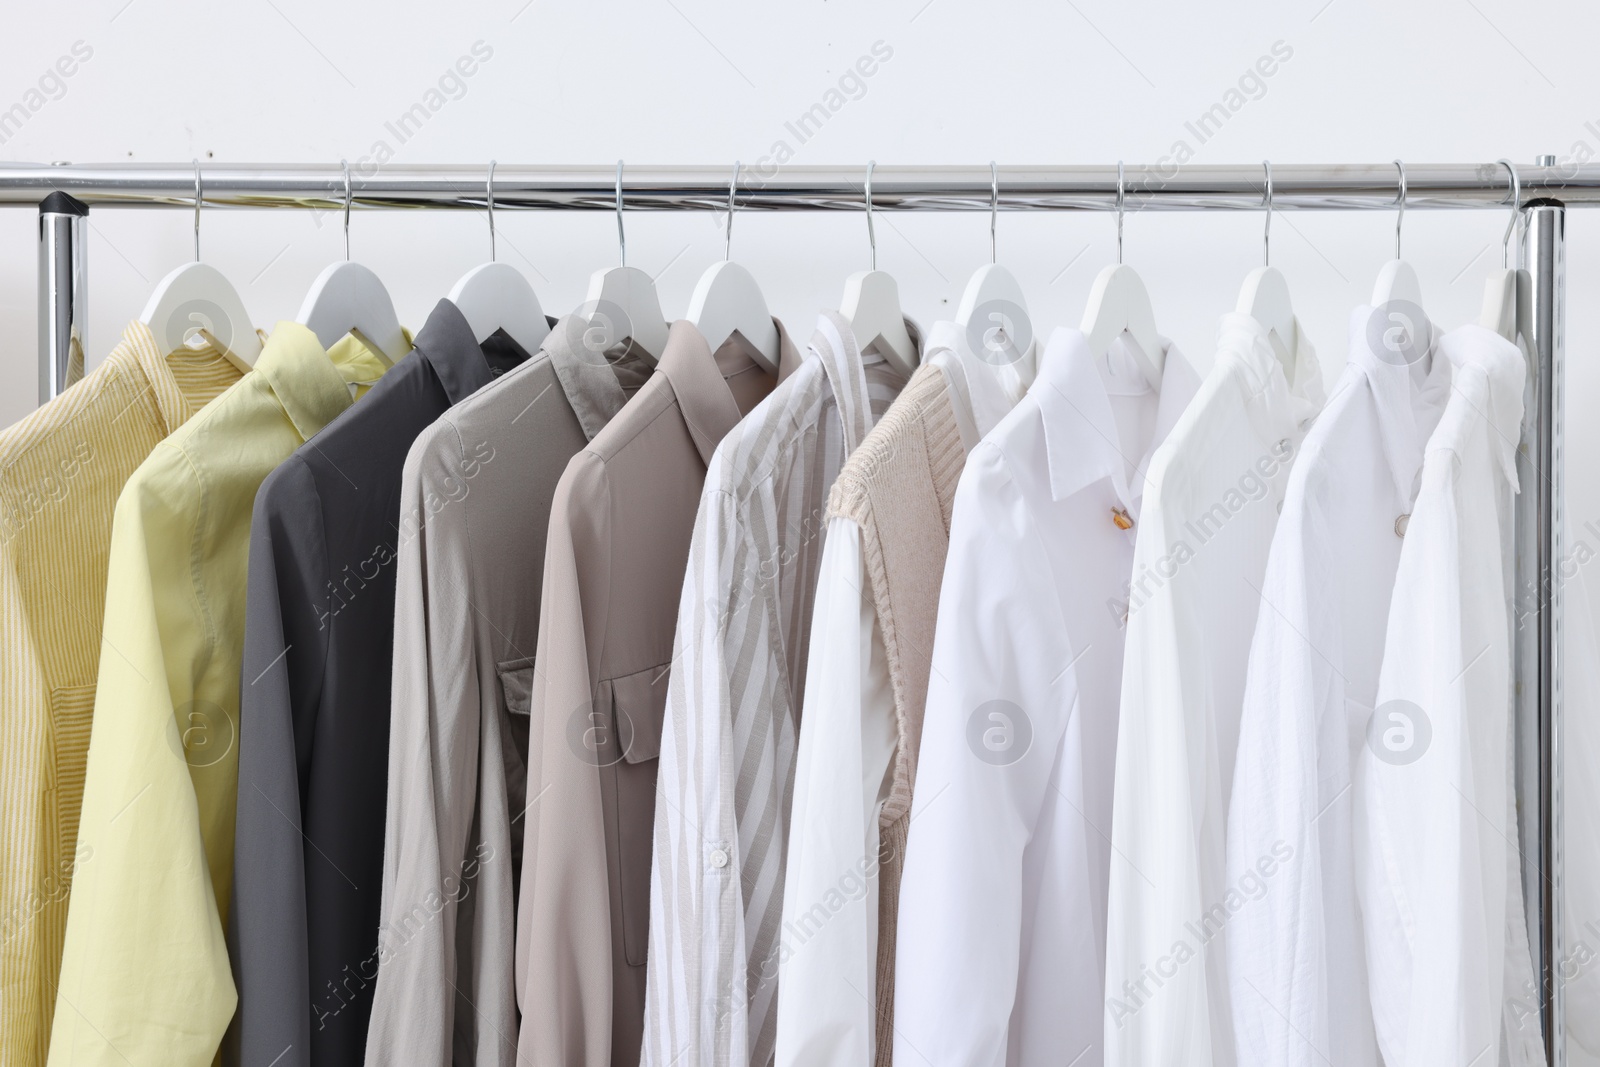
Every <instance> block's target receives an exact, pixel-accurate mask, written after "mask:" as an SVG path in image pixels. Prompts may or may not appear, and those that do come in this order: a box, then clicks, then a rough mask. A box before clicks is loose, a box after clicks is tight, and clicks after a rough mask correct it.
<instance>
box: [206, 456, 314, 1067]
mask: <svg viewBox="0 0 1600 1067" xmlns="http://www.w3.org/2000/svg"><path fill="white" fill-rule="evenodd" d="M326 564H327V548H326V545H325V544H324V542H323V540H322V513H321V504H320V501H319V500H318V497H317V491H316V486H315V485H314V484H313V482H312V480H311V476H310V472H309V471H307V469H306V467H305V464H304V463H302V462H301V461H300V460H299V459H298V457H294V456H291V457H290V458H289V459H288V460H286V461H284V463H283V464H282V465H280V466H279V467H278V469H277V470H275V471H274V472H273V473H272V474H271V475H269V476H268V477H267V480H266V482H265V483H263V485H262V487H261V490H260V492H258V493H257V494H256V502H255V508H254V515H253V517H252V519H251V524H250V569H249V585H248V593H247V601H246V611H245V627H244V654H243V659H242V660H241V670H240V684H239V803H238V808H237V815H236V817H235V827H236V829H235V836H234V851H233V870H234V878H233V898H234V900H233V906H232V907H231V908H230V909H229V912H228V914H229V926H230V928H231V929H230V933H231V934H232V936H233V944H234V947H235V952H234V977H235V979H236V980H237V981H238V983H239V1013H238V1016H237V1017H236V1020H235V1023H234V1025H235V1026H236V1027H237V1030H238V1039H239V1042H240V1053H241V1056H242V1060H241V1062H243V1063H272V1062H273V1059H274V1057H279V1056H281V1057H282V1059H281V1061H280V1063H281V1067H295V1065H296V1064H305V1063H308V1062H310V1042H311V1015H312V1011H313V1010H314V1007H313V1006H314V1004H315V1003H316V1000H315V998H313V996H312V994H311V988H310V981H309V978H308V971H307V966H308V964H307V945H306V936H307V934H306V889H305V884H306V883H305V840H304V838H303V837H302V828H301V820H300V767H301V765H302V762H303V760H302V759H301V745H302V744H303V742H304V739H306V738H308V737H309V735H310V724H309V723H306V722H303V721H302V722H297V721H296V720H297V714H298V716H302V717H303V716H306V715H308V714H309V713H310V711H311V709H314V708H315V706H316V703H317V694H318V692H319V691H320V689H321V684H322V671H323V665H324V662H325V659H326V655H325V652H326V648H327V644H326V635H327V620H326V617H325V614H324V612H325V611H327V610H331V608H332V607H333V605H331V604H329V603H328V598H327V595H326V586H325V574H326V569H327V567H326ZM297 735H298V737H299V738H300V739H301V740H300V741H297ZM274 1067H279V1065H278V1064H275V1065H274Z"/></svg>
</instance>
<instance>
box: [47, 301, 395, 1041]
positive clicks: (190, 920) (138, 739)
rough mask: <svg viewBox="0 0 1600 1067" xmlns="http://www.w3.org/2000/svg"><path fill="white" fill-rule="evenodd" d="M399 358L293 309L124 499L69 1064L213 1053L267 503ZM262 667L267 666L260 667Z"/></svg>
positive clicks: (64, 1033)
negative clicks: (248, 653) (264, 489)
mask: <svg viewBox="0 0 1600 1067" xmlns="http://www.w3.org/2000/svg"><path fill="white" fill-rule="evenodd" d="M387 365H388V364H387V361H386V360H384V359H383V357H382V356H381V355H380V354H378V353H377V352H376V351H375V350H373V349H371V348H369V347H368V346H367V345H366V344H365V343H363V342H362V341H360V340H359V339H358V338H356V337H354V336H350V337H346V338H344V339H343V340H341V341H339V342H338V343H337V344H335V345H334V346H333V348H332V350H330V351H327V352H324V351H323V349H322V346H321V345H320V344H318V342H317V339H316V337H315V336H314V335H313V334H312V333H311V331H310V330H308V329H306V328H305V327H303V326H300V325H297V324H295V323H279V324H278V326H277V327H276V328H275V329H274V330H273V332H272V336H271V337H270V338H269V339H268V341H267V344H266V347H265V348H264V349H263V350H262V352H261V355H260V358H259V359H258V360H257V362H256V366H255V371H254V373H252V374H249V375H247V376H245V377H244V378H243V379H241V380H240V381H239V382H238V384H236V385H234V386H232V387H231V388H229V389H228V390H227V392H225V393H223V394H222V395H221V396H219V397H218V398H217V399H216V400H214V401H212V402H211V404H209V405H208V406H207V407H206V408H205V410H203V411H201V412H200V413H199V414H198V415H196V416H195V417H194V418H193V419H191V420H190V421H189V422H188V423H186V424H185V425H184V426H182V427H181V428H180V429H178V430H177V431H175V432H174V433H173V434H172V435H171V436H169V437H168V438H167V439H166V440H165V441H162V442H161V443H160V444H159V445H157V446H156V448H155V450H154V451H153V452H152V453H151V454H150V457H149V458H148V459H146V460H145V461H144V463H143V464H142V465H141V466H140V467H139V469H138V470H137V471H135V472H134V474H133V476H132V477H131V478H130V479H129V480H128V484H127V486H126V488H124V489H123V491H122V495H121V497H120V498H119V499H118V500H117V508H116V514H115V518H114V521H113V526H112V534H111V561H110V573H109V577H108V579H107V586H106V613H105V629H104V640H103V646H102V648H101V651H100V679H99V685H98V691H97V693H96V697H95V704H94V720H93V727H92V732H91V736H90V742H89V762H88V770H87V776H86V780H85V783H84V788H83V810H82V816H81V819H80V822H79V830H78V846H77V855H78V860H77V871H76V876H75V878H74V881H73V885H72V897H71V902H70V905H69V910H68V917H67V932H66V944H65V948H64V950H63V953H62V964H61V984H60V987H59V990H58V992H57V1003H56V1013H55V1020H54V1028H53V1030H52V1034H51V1045H50V1060H49V1062H50V1063H51V1064H52V1065H60V1067H65V1065H80V1064H116V1065H118V1067H122V1065H125V1064H128V1063H140V1064H142V1063H160V1064H167V1065H173V1067H179V1065H185V1064H189V1065H196V1067H202V1065H204V1064H208V1063H211V1062H213V1060H214V1058H215V1057H216V1055H217V1049H218V1046H219V1044H220V1043H221V1040H222V1036H223V1032H224V1030H225V1029H226V1028H227V1025H228V1021H229V1019H230V1018H231V1017H232V1015H233V1010H234V1005H235V1003H236V1001H237V996H236V994H235V991H234V985H233V978H232V975H231V974H230V971H229V966H228V951H227V947H226V944H225V942H224V936H223V930H224V928H225V927H226V925H227V904H228V895H229V890H230V880H231V874H232V870H233V823H234V806H235V801H236V795H235V790H236V784H237V780H238V746H237V743H236V742H237V739H238V729H239V689H240V685H241V679H240V676H239V663H240V657H241V653H242V648H243V643H244V610H245V573H246V567H247V562H248V554H249V540H250V514H251V508H252V505H253V504H254V501H255V494H256V489H257V488H258V487H259V486H260V484H261V481H262V479H264V478H265V477H266V476H267V474H268V473H269V472H270V471H271V470H272V469H273V468H274V467H275V466H277V465H278V463H280V462H281V461H283V460H284V459H286V458H287V457H288V456H289V454H290V453H292V452H293V451H294V450H295V449H296V448H298V447H299V446H300V445H301V444H302V443H303V442H304V441H305V440H306V439H307V438H309V437H311V436H312V435H313V434H315V433H316V432H317V431H318V430H320V429H322V427H323V426H325V425H326V424H327V423H328V422H330V421H332V420H333V418H334V417H335V416H337V415H338V414H339V413H340V412H342V411H344V410H345V408H347V407H349V406H350V404H351V402H352V392H353V391H354V390H352V389H351V388H349V386H348V385H347V383H351V384H355V383H370V382H372V381H375V380H377V378H378V377H379V376H380V375H381V374H382V373H383V371H384V370H385V369H386V368H387ZM243 682H244V684H249V679H244V680H243Z"/></svg>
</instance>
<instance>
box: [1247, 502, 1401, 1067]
mask: <svg viewBox="0 0 1600 1067" xmlns="http://www.w3.org/2000/svg"><path fill="white" fill-rule="evenodd" d="M1300 504H1301V500H1300V498H1299V497H1298V496H1297V495H1295V494H1293V492H1292V491H1291V496H1290V497H1289V502H1288V504H1287V505H1286V507H1285V514H1284V517H1283V520H1282V522H1280V523H1279V525H1278V533H1277V537H1276V539H1275V540H1274V542H1273V545H1272V553H1271V560H1270V562H1269V564H1268V567H1267V573H1266V579H1265V582H1264V583H1263V586H1262V603H1261V608H1260V611H1259V613H1258V616H1257V622H1256V629H1255V636H1254V638H1253V642H1252V645H1251V650H1250V661H1249V669H1248V675H1247V678H1246V682H1245V690H1244V705H1243V710H1242V714H1241V718H1240V728H1239V755H1238V760H1237V763H1236V764H1235V770H1234V778H1233V795H1232V797H1231V799H1230V801H1229V811H1228V819H1229V822H1228V842H1227V865H1228V866H1227V871H1228V874H1227V884H1228V885H1230V886H1238V887H1241V888H1242V889H1244V890H1245V891H1246V892H1247V893H1248V894H1249V895H1250V896H1251V898H1252V900H1251V903H1250V905H1249V906H1248V907H1244V908H1241V909H1240V910H1239V911H1238V913H1237V914H1235V915H1234V916H1233V919H1232V925H1231V927H1230V929H1229V931H1228V942H1227V953H1228V980H1229V983H1230V986H1231V988H1232V996H1231V997H1230V1000H1231V1002H1232V1007H1233V1020H1234V1033H1235V1037H1236V1040H1237V1041H1238V1054H1239V1060H1240V1062H1241V1063H1245V1064H1263V1065H1265V1064H1281V1065H1283V1067H1296V1065H1298V1067H1314V1065H1318V1067H1320V1065H1322V1064H1326V1063H1329V1062H1337V1061H1338V1059H1339V1057H1338V1056H1337V1055H1336V1054H1335V1051H1334V1050H1335V1049H1336V1048H1337V1049H1345V1048H1357V1047H1361V1046H1360V1045H1358V1044H1356V1042H1357V1040H1358V1037H1359V1035H1357V1034H1354V1033H1351V1034H1338V1033H1334V1032H1331V1031H1330V1023H1331V1022H1332V1021H1333V1020H1332V1019H1330V1016H1329V1011H1328V1007H1329V1004H1330V1002H1331V1001H1337V1000H1339V999H1340V998H1342V997H1344V996H1345V995H1346V994H1347V993H1348V994H1349V995H1350V996H1352V997H1361V998H1362V999H1365V989H1364V987H1362V988H1357V989H1350V990H1348V991H1346V990H1341V989H1335V988H1332V987H1330V985H1329V977H1330V970H1329V953H1330V951H1331V952H1336V953H1341V954H1345V955H1348V954H1349V953H1351V952H1352V946H1350V945H1349V944H1348V943H1346V944H1334V945H1330V944H1329V943H1328V938H1327V936H1326V935H1327V932H1328V931H1329V930H1330V929H1335V930H1344V931H1345V932H1346V933H1347V934H1348V935H1354V936H1355V937H1356V938H1357V940H1358V941H1359V937H1360V929H1361V927H1360V924H1359V918H1358V916H1357V915H1356V914H1355V900H1354V898H1353V895H1352V894H1351V893H1349V892H1346V893H1344V894H1343V899H1341V898H1339V897H1337V896H1336V897H1334V898H1333V899H1329V898H1328V896H1327V894H1326V888H1327V884H1328V883H1327V881H1326V880H1325V878H1324V876H1323V861H1324V860H1325V859H1328V858H1332V859H1334V860H1335V862H1338V861H1339V860H1340V858H1342V860H1343V864H1342V869H1343V870H1344V871H1349V870H1350V867H1349V864H1350V863H1352V862H1353V857H1352V856H1351V852H1350V844H1349V842H1350V832H1351V830H1350V775H1349V765H1348V759H1347V756H1345V755H1344V754H1343V751H1344V750H1347V747H1348V744H1349V734H1348V728H1347V727H1346V726H1345V718H1344V714H1343V712H1344V708H1343V703H1344V701H1343V689H1342V686H1340V685H1339V684H1338V682H1337V680H1336V679H1335V678H1334V677H1333V676H1332V675H1333V672H1334V671H1335V670H1337V667H1336V666H1335V664H1333V663H1331V662H1330V661H1329V660H1328V658H1327V655H1325V654H1324V652H1323V651H1321V650H1324V649H1325V650H1326V652H1327V653H1328V654H1332V655H1338V654H1339V652H1338V634H1337V632H1334V633H1328V632H1326V630H1325V629H1324V628H1323V626H1322V621H1321V620H1322V617H1323V616H1325V615H1327V614H1328V613H1332V614H1333V615H1335V616H1336V615H1338V614H1339V612H1340V610H1341V601H1340V598H1339V596H1338V593H1337V591H1336V590H1331V589H1314V588H1312V587H1311V586H1310V583H1311V582H1312V581H1314V580H1317V579H1318V578H1321V579H1323V580H1325V581H1331V580H1333V574H1332V571H1331V570H1330V569H1328V568H1325V567H1319V568H1318V569H1317V572H1316V574H1315V575H1313V574H1309V573H1308V572H1307V568H1306V566H1305V561H1306V552H1307V547H1306V545H1305V544H1304V542H1303V540H1302V537H1303V530H1304V527H1303V525H1302V523H1301V521H1300V519H1299V516H1297V515H1295V514H1293V513H1292V509H1294V508H1297V507H1299V506H1300ZM1313 604H1315V605H1318V606H1317V607H1316V608H1315V609H1314V608H1313ZM1318 638H1320V640H1319V639H1318ZM1330 699H1331V700H1337V701H1338V706H1337V708H1334V707H1331V706H1330V707H1329V708H1328V714H1333V713H1334V711H1335V710H1336V711H1337V712H1338V721H1337V722H1336V723H1330V724H1328V726H1329V728H1331V729H1335V730H1337V735H1336V736H1335V735H1331V734H1327V732H1326V731H1325V730H1323V728H1322V727H1323V723H1322V718H1323V714H1324V711H1323V708H1324V705H1325V704H1326V703H1327V702H1328V701H1329V700H1330ZM1319 734H1323V735H1325V736H1328V738H1329V741H1330V743H1331V745H1336V746H1338V748H1339V749H1340V750H1341V752H1339V753H1332V752H1330V755H1329V760H1330V761H1331V762H1332V764H1333V766H1330V767H1326V768H1325V767H1323V766H1321V765H1320V764H1321V761H1319V758H1318V751H1319V743H1318V736H1319ZM1339 769H1342V773H1337V770H1339ZM1323 841H1327V842H1328V845H1327V847H1326V848H1325V847H1324V846H1323V844H1322V842H1323ZM1347 877H1348V876H1347ZM1269 881H1270V891H1265V890H1262V891H1261V892H1260V893H1259V894H1258V893H1257V891H1256V887H1257V886H1261V885H1263V884H1265V883H1267V882H1269ZM1354 951H1355V953H1356V958H1358V959H1359V958H1360V948H1359V946H1357V947H1356V948H1355V949H1354ZM1352 1007H1354V1008H1356V1009H1357V1010H1359V1011H1360V1012H1362V1013H1365V1012H1368V1011H1369V1010H1370V1009H1369V1008H1368V1007H1367V1005H1366V1004H1364V1003H1363V1004H1360V1005H1354V1004H1352ZM1365 1046H1366V1047H1367V1048H1368V1049H1369V1050H1372V1049H1373V1045H1372V1035H1371V1030H1370V1028H1368V1029H1367V1031H1366V1036H1365Z"/></svg>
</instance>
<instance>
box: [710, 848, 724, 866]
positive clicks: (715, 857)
mask: <svg viewBox="0 0 1600 1067" xmlns="http://www.w3.org/2000/svg"><path fill="white" fill-rule="evenodd" d="M727 865H728V854H727V853H726V852H724V851H723V850H722V849H720V848H714V849H712V850H711V866H713V867H719V868H720V867H726V866H727Z"/></svg>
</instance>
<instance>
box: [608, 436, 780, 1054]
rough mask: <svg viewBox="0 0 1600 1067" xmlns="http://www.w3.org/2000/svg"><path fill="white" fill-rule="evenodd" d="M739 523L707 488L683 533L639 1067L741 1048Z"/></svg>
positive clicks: (724, 499)
mask: <svg viewBox="0 0 1600 1067" xmlns="http://www.w3.org/2000/svg"><path fill="white" fill-rule="evenodd" d="M715 462H716V461H715V459H713V464H715ZM708 481H709V478H708ZM737 529H738V526H737V519H736V516H735V513H734V507H733V501H732V499H731V498H730V497H729V496H728V495H727V494H726V493H722V492H718V491H716V490H710V491H708V492H706V494H705V495H704V496H702V497H701V500H700V507H699V510H698V511H697V513H696V515H695V526H694V533H693V535H692V536H691V538H690V542H689V562H688V567H687V570H686V572H685V574H684V579H683V593H682V596H681V598H680V600H679V606H678V626H677V632H676V633H675V635H674V637H673V649H672V663H673V671H672V676H671V678H670V679H669V680H668V683H667V710H666V715H665V717H664V719H663V722H662V730H661V756H660V763H659V766H658V767H657V771H656V816H655V835H654V840H653V843H652V851H653V856H652V862H651V867H650V948H649V952H648V953H647V956H646V961H645V964H646V977H645V1011H644V1047H643V1051H642V1058H641V1060H640V1062H641V1063H642V1064H644V1065H645V1067H669V1065H671V1064H675V1063H732V1062H735V1061H741V1060H743V1059H744V1058H745V1057H746V1056H747V1054H748V1053H747V1050H748V1047H749V1045H748V1039H747V1036H746V1035H747V1032H748V1020H749V1013H748V1003H747V1000H746V983H745V973H744V966H743V961H744V958H745V945H744V923H743V896H742V894H741V892H740V878H739V866H738V863H737V858H738V854H737V852H736V851H735V847H734V842H735V837H736V831H735V827H734V817H733V798H732V796H731V795H724V794H725V792H726V791H727V790H728V789H729V788H731V784H732V783H731V781H730V780H729V779H730V775H729V773H728V770H727V769H726V764H725V759H726V757H727V753H728V752H729V749H730V747H731V741H732V738H731V737H730V736H729V734H730V731H729V729H728V725H727V724H728V717H727V709H728V706H729V705H728V700H729V692H728V690H729V681H728V676H727V670H726V663H725V661H724V659H723V656H722V648H721V641H720V635H721V634H722V633H723V632H724V626H725V625H726V623H727V621H728V618H729V616H730V615H731V614H732V613H733V612H734V611H735V610H740V611H743V610H746V609H745V608H744V607H743V603H744V602H743V600H742V598H738V597H737V593H738V590H736V589H734V587H733V586H734V583H733V580H732V574H733V573H734V572H733V559H732V557H733V555H734V554H735V551H734V550H735V548H736V546H737ZM736 961H737V963H736ZM775 973H776V972H774V974H775ZM733 1050H737V1055H735V1054H734V1052H733Z"/></svg>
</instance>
